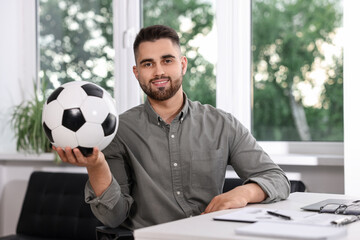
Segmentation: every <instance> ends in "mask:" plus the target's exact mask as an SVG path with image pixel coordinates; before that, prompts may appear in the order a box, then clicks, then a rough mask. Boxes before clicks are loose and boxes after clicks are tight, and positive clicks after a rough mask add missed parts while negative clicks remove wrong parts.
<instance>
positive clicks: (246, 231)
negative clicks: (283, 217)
mask: <svg viewBox="0 0 360 240" xmlns="http://www.w3.org/2000/svg"><path fill="white" fill-rule="evenodd" d="M235 233H236V234H238V235H245V236H256V237H274V238H281V239H311V240H330V239H338V238H340V237H343V236H346V235H347V228H346V227H332V226H315V225H302V224H291V223H280V222H256V223H252V224H248V225H246V226H243V227H238V228H236V229H235Z"/></svg>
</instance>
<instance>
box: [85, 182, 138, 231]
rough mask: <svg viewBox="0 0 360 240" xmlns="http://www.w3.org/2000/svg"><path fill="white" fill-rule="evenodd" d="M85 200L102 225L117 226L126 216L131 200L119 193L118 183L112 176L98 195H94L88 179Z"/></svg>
mask: <svg viewBox="0 0 360 240" xmlns="http://www.w3.org/2000/svg"><path fill="white" fill-rule="evenodd" d="M85 202H86V203H88V204H90V207H91V210H92V212H93V213H94V215H95V216H96V217H97V218H98V219H99V220H100V221H101V222H102V223H103V224H104V225H106V226H109V227H117V226H119V225H120V224H121V223H122V222H123V221H124V220H125V219H126V218H127V217H128V212H129V209H130V207H131V204H132V202H133V200H132V198H131V197H130V196H129V195H127V194H123V193H121V188H120V185H119V184H118V183H117V181H116V179H115V178H114V177H113V178H112V182H111V184H110V186H109V187H108V188H107V189H106V190H105V191H104V192H103V193H102V194H101V195H100V196H96V195H95V193H94V190H93V188H92V187H91V184H90V182H89V181H88V182H87V183H86V185H85Z"/></svg>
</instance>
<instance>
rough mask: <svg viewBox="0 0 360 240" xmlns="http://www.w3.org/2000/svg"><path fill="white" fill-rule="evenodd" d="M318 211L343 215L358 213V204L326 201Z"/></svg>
mask: <svg viewBox="0 0 360 240" xmlns="http://www.w3.org/2000/svg"><path fill="white" fill-rule="evenodd" d="M320 213H335V214H344V215H360V204H359V203H356V204H349V205H346V204H340V203H328V204H325V205H324V206H321V207H320Z"/></svg>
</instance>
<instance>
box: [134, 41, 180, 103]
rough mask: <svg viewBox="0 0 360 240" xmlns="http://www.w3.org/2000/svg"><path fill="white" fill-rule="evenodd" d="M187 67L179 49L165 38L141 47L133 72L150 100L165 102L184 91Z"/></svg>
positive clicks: (143, 44)
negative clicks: (183, 82) (181, 90)
mask: <svg viewBox="0 0 360 240" xmlns="http://www.w3.org/2000/svg"><path fill="white" fill-rule="evenodd" d="M186 67H187V59H186V57H184V56H181V54H180V49H179V47H178V46H176V45H174V44H173V43H172V42H171V40H170V39H166V38H163V39H159V40H156V41H155V42H143V43H141V44H140V45H139V49H138V52H137V59H136V66H134V67H133V72H134V74H135V77H136V78H137V79H138V81H139V84H140V86H141V88H142V90H143V91H144V92H145V93H146V95H147V96H148V97H149V98H151V99H154V100H158V101H164V100H167V99H169V98H171V97H172V96H174V95H175V93H176V92H177V91H178V90H179V89H182V79H183V75H184V74H185V72H186Z"/></svg>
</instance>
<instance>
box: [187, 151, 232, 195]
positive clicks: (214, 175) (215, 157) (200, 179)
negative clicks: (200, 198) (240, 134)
mask: <svg viewBox="0 0 360 240" xmlns="http://www.w3.org/2000/svg"><path fill="white" fill-rule="evenodd" d="M226 165H227V159H226V157H225V153H224V151H223V149H216V150H208V151H194V152H192V153H191V162H190V182H191V186H192V187H193V188H202V189H214V188H217V189H218V188H221V186H222V184H223V181H224V177H225V170H226Z"/></svg>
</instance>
